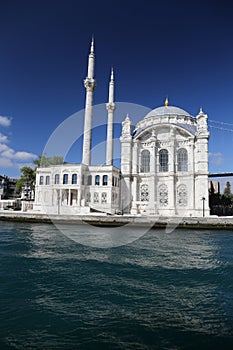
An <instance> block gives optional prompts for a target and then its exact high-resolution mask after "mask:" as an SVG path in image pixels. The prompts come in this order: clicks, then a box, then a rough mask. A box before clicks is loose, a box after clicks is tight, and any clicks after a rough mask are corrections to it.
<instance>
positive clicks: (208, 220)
mask: <svg viewBox="0 0 233 350" xmlns="http://www.w3.org/2000/svg"><path fill="white" fill-rule="evenodd" d="M0 221H16V222H37V223H38V222H41V223H67V224H90V225H93V226H109V227H111V226H124V225H133V226H146V227H151V228H156V227H157V228H162V227H171V228H172V227H174V228H175V227H179V228H190V229H192V228H193V229H197V228H200V229H211V228H213V229H229V230H233V217H232V216H225V217H216V216H209V217H183V218H182V217H172V218H171V217H158V216H143V215H142V216H131V215H99V214H89V215H46V214H42V213H33V212H17V211H0Z"/></svg>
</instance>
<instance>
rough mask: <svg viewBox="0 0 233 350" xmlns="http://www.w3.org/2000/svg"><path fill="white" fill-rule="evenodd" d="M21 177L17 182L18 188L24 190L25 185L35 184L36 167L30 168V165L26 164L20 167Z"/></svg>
mask: <svg viewBox="0 0 233 350" xmlns="http://www.w3.org/2000/svg"><path fill="white" fill-rule="evenodd" d="M20 172H21V177H20V178H19V180H18V181H17V183H16V188H17V189H18V190H20V191H21V190H22V188H23V187H25V186H30V187H32V186H34V183H35V180H36V168H35V169H33V168H30V167H28V166H24V167H23V168H21V169H20Z"/></svg>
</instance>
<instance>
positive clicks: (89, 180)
mask: <svg viewBox="0 0 233 350" xmlns="http://www.w3.org/2000/svg"><path fill="white" fill-rule="evenodd" d="M87 184H88V186H91V185H92V176H91V175H88V178H87Z"/></svg>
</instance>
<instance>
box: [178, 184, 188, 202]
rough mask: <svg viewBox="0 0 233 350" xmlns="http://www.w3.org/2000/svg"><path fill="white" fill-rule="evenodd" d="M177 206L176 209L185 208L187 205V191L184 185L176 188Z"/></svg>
mask: <svg viewBox="0 0 233 350" xmlns="http://www.w3.org/2000/svg"><path fill="white" fill-rule="evenodd" d="M176 201H177V206H178V207H187V204H188V191H187V186H186V185H179V186H178V188H177V197H176Z"/></svg>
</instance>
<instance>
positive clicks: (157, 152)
mask: <svg viewBox="0 0 233 350" xmlns="http://www.w3.org/2000/svg"><path fill="white" fill-rule="evenodd" d="M88 62H89V63H88V75H87V78H86V79H85V81H84V86H85V88H86V105H85V120H84V141H83V158H82V163H81V164H74V165H71V164H64V165H59V166H53V167H47V168H38V169H37V175H36V186H35V202H34V210H36V211H42V212H46V213H48V214H49V213H51V214H58V215H59V214H61V215H63V214H64V215H69V214H72V215H74V214H85V213H91V212H94V211H98V212H103V213H109V214H115V213H122V214H124V213H125V214H131V215H157V216H189V217H190V216H208V215H209V202H208V197H209V195H208V139H209V131H208V126H207V115H206V114H204V113H203V111H202V109H201V110H200V112H199V114H198V115H197V116H196V117H193V116H191V115H190V114H189V113H188V112H186V111H184V110H182V109H180V108H177V107H173V106H168V100H166V102H165V106H163V107H159V108H156V109H154V110H152V111H151V112H150V113H148V114H147V115H146V116H145V117H144V118H143V119H142V120H141V121H140V122H139V123H138V124H137V125H136V129H135V130H132V123H131V121H130V118H129V116H128V115H127V116H126V118H125V120H124V121H123V122H122V135H121V137H120V141H121V169H118V168H116V167H114V166H113V165H112V157H113V126H114V111H115V103H114V76H113V70H112V72H111V79H110V84H109V100H108V103H107V105H106V108H107V113H108V127H107V135H106V137H107V149H106V165H99V166H93V165H91V141H92V130H91V126H92V107H93V94H94V89H95V86H96V83H95V79H94V63H95V56H94V42H93V41H92V45H91V51H90V54H89V60H88Z"/></svg>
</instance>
